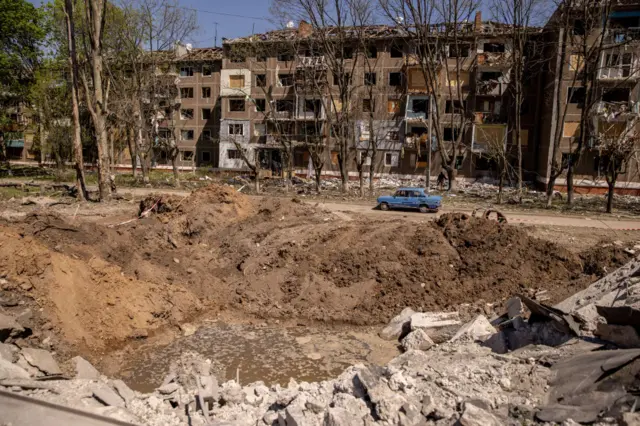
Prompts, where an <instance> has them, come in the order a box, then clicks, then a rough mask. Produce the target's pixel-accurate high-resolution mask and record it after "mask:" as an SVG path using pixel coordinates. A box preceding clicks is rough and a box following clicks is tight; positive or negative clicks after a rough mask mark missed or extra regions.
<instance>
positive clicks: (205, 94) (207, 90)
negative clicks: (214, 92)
mask: <svg viewBox="0 0 640 426" xmlns="http://www.w3.org/2000/svg"><path fill="white" fill-rule="evenodd" d="M210 97H211V87H203V88H202V99H209V98H210Z"/></svg>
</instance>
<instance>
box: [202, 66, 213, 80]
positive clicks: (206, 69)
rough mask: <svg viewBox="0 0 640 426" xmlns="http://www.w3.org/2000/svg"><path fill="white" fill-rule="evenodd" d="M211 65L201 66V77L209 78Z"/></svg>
mask: <svg viewBox="0 0 640 426" xmlns="http://www.w3.org/2000/svg"><path fill="white" fill-rule="evenodd" d="M211 75H212V72H211V65H203V66H202V76H203V77H211Z"/></svg>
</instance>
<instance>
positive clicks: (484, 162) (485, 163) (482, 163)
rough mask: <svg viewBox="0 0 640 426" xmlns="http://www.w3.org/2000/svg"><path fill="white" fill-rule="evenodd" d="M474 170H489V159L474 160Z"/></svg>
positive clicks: (479, 158)
mask: <svg viewBox="0 0 640 426" xmlns="http://www.w3.org/2000/svg"><path fill="white" fill-rule="evenodd" d="M476 170H479V171H486V170H491V159H489V158H487V157H478V158H476Z"/></svg>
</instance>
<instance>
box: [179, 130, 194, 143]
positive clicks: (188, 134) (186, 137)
mask: <svg viewBox="0 0 640 426" xmlns="http://www.w3.org/2000/svg"><path fill="white" fill-rule="evenodd" d="M180 139H182V140H183V141H192V140H193V130H181V131H180Z"/></svg>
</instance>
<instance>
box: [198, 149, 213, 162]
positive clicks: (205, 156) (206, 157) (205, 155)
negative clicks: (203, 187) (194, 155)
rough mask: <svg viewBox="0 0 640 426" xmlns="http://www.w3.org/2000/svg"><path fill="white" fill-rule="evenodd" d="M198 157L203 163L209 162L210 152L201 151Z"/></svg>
mask: <svg viewBox="0 0 640 426" xmlns="http://www.w3.org/2000/svg"><path fill="white" fill-rule="evenodd" d="M200 158H201V159H202V162H203V163H209V162H211V153H210V152H209V151H202V152H201V153H200Z"/></svg>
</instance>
